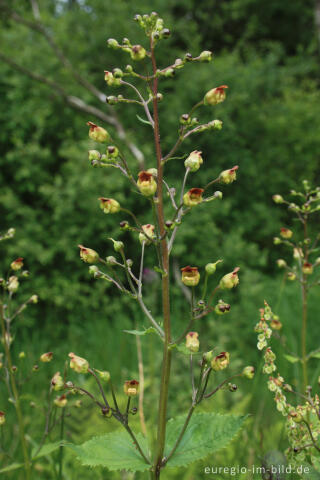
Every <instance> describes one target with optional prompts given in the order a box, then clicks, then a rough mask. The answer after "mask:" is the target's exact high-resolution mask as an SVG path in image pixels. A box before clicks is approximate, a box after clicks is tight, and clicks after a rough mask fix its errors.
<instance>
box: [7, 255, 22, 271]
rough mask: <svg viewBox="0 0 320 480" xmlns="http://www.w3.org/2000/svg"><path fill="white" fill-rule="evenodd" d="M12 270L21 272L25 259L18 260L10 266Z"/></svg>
mask: <svg viewBox="0 0 320 480" xmlns="http://www.w3.org/2000/svg"><path fill="white" fill-rule="evenodd" d="M10 267H11V270H15V271H16V270H20V269H21V268H22V267H23V258H22V257H19V258H16V259H15V260H14V261H13V262H12V263H11V265H10Z"/></svg>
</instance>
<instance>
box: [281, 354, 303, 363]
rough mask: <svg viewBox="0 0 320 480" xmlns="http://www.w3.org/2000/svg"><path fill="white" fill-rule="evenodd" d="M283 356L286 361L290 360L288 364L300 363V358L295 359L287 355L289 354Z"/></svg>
mask: <svg viewBox="0 0 320 480" xmlns="http://www.w3.org/2000/svg"><path fill="white" fill-rule="evenodd" d="M283 356H284V358H285V359H286V360H288V362H290V363H297V362H299V361H300V358H299V357H294V356H293V355H287V354H285V355H283Z"/></svg>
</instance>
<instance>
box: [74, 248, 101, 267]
mask: <svg viewBox="0 0 320 480" xmlns="http://www.w3.org/2000/svg"><path fill="white" fill-rule="evenodd" d="M78 247H79V248H80V258H81V259H82V260H83V261H84V262H86V263H95V262H97V261H98V260H99V254H98V253H97V252H96V251H95V250H92V248H86V247H84V246H83V245H78Z"/></svg>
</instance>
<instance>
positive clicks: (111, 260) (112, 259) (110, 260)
mask: <svg viewBox="0 0 320 480" xmlns="http://www.w3.org/2000/svg"><path fill="white" fill-rule="evenodd" d="M106 262H107V265H109V266H110V267H112V266H114V265H117V260H116V259H115V257H113V256H112V255H110V256H109V257H107V258H106Z"/></svg>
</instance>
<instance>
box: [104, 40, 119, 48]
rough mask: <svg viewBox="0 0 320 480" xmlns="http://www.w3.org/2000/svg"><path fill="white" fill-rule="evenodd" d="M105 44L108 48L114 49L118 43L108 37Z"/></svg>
mask: <svg viewBox="0 0 320 480" xmlns="http://www.w3.org/2000/svg"><path fill="white" fill-rule="evenodd" d="M107 44H108V47H110V48H114V49H116V48H118V47H119V43H118V42H117V40H115V39H114V38H109V39H108V41H107Z"/></svg>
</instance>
